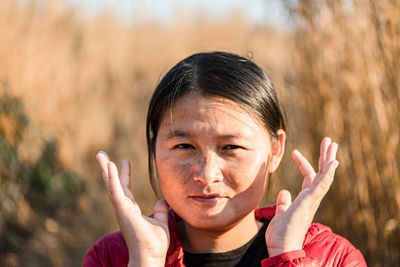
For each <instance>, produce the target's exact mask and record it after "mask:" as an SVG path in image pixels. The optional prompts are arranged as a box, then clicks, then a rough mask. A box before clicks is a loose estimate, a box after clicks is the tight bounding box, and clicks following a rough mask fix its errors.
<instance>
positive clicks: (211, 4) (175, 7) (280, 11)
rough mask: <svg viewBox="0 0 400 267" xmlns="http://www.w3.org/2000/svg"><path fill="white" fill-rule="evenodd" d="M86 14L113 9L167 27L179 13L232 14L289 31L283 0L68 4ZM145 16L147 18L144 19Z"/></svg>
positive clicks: (87, 0)
mask: <svg viewBox="0 0 400 267" xmlns="http://www.w3.org/2000/svg"><path fill="white" fill-rule="evenodd" d="M65 1H66V2H67V4H68V5H72V6H74V7H77V8H78V9H80V10H81V11H83V12H84V13H88V14H93V13H95V12H97V11H99V10H102V9H104V8H107V7H110V8H113V9H115V10H116V11H117V13H118V14H119V16H120V17H121V18H122V19H123V20H125V21H128V22H133V21H134V19H135V18H138V17H140V16H141V17H143V16H145V17H146V18H147V19H150V20H153V21H159V22H162V23H166V22H168V21H173V19H174V17H175V16H176V14H177V13H178V12H179V11H181V10H182V11H185V13H186V14H189V15H191V14H194V15H196V14H206V15H207V16H210V17H212V18H221V19H223V18H224V17H227V16H228V15H229V14H231V13H232V12H237V13H241V14H243V15H244V16H245V17H246V18H248V19H249V20H250V21H251V22H253V23H255V24H263V25H273V26H278V27H282V28H287V27H288V21H287V17H288V16H287V12H286V10H285V8H284V6H283V1H282V0H65ZM144 14H145V15H144Z"/></svg>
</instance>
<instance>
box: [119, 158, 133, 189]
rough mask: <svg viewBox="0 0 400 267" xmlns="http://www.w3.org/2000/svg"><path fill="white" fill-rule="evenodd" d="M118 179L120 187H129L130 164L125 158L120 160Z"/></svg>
mask: <svg viewBox="0 0 400 267" xmlns="http://www.w3.org/2000/svg"><path fill="white" fill-rule="evenodd" d="M120 180H121V185H122V187H124V188H125V187H126V188H128V189H130V188H131V164H130V162H129V161H128V160H127V159H124V160H123V161H122V167H121V175H120Z"/></svg>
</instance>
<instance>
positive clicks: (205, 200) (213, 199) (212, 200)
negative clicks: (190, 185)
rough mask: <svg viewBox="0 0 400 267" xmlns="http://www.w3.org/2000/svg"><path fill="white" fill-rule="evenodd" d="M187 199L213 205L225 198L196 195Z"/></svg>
mask: <svg viewBox="0 0 400 267" xmlns="http://www.w3.org/2000/svg"><path fill="white" fill-rule="evenodd" d="M189 198H190V199H192V200H194V201H197V202H202V203H210V204H214V203H217V202H218V201H221V200H225V199H226V198H227V197H225V196H219V195H198V196H189Z"/></svg>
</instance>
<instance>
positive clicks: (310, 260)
mask: <svg viewBox="0 0 400 267" xmlns="http://www.w3.org/2000/svg"><path fill="white" fill-rule="evenodd" d="M274 213H275V207H266V208H261V209H257V210H256V211H255V215H256V219H257V220H260V219H261V218H267V219H268V220H271V219H272V217H273V216H274ZM168 226H169V231H170V246H169V249H168V252H167V258H166V261H165V266H168V267H180V266H185V264H184V263H183V248H182V244H181V240H180V238H179V236H178V233H177V231H176V228H175V216H174V214H173V213H172V212H170V214H169V220H168ZM128 257H129V255H128V247H127V246H126V243H125V240H124V237H123V236H122V233H121V232H114V233H111V234H109V235H106V236H104V237H103V238H102V239H100V240H99V241H97V242H96V243H95V244H94V245H93V246H92V247H91V248H90V250H89V251H88V253H87V254H86V256H85V258H84V260H83V263H82V267H99V266H107V267H108V266H110V267H111V266H113V267H120V266H121V267H122V266H124V267H125V266H127V264H128ZM261 266H263V267H266V266H367V264H366V263H365V261H364V258H363V256H362V254H361V252H360V251H359V250H358V249H356V248H355V247H354V246H353V245H352V244H351V243H350V242H349V241H348V240H347V239H345V238H343V237H341V236H339V235H336V234H334V233H332V230H331V229H330V228H329V227H327V226H324V225H321V224H318V223H313V224H311V226H310V228H309V229H308V232H307V234H306V236H305V238H304V243H303V249H302V250H295V251H290V252H287V253H283V254H280V255H277V256H274V257H270V258H267V259H264V260H262V261H261Z"/></svg>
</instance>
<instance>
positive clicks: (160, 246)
mask: <svg viewBox="0 0 400 267" xmlns="http://www.w3.org/2000/svg"><path fill="white" fill-rule="evenodd" d="M96 159H97V161H98V162H99V164H100V168H101V170H102V173H103V179H104V183H105V185H106V188H107V192H108V196H109V197H110V200H111V202H112V205H113V208H114V213H115V216H116V218H117V220H118V224H119V227H120V229H121V232H122V234H123V236H124V238H125V241H126V243H127V245H128V249H129V265H128V266H164V263H165V257H166V254H167V250H168V246H169V232H168V205H167V203H166V202H165V201H164V200H159V201H158V202H157V204H156V205H155V207H154V218H150V217H147V216H144V215H142V212H141V210H140V207H139V205H138V204H137V203H136V201H135V199H134V197H133V194H132V191H131V190H130V174H131V168H130V164H129V162H128V160H124V161H123V162H122V168H121V176H118V170H117V167H116V166H115V164H114V163H113V162H112V161H110V159H109V158H108V156H107V154H106V153H105V152H103V151H100V152H99V153H97V155H96Z"/></svg>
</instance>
